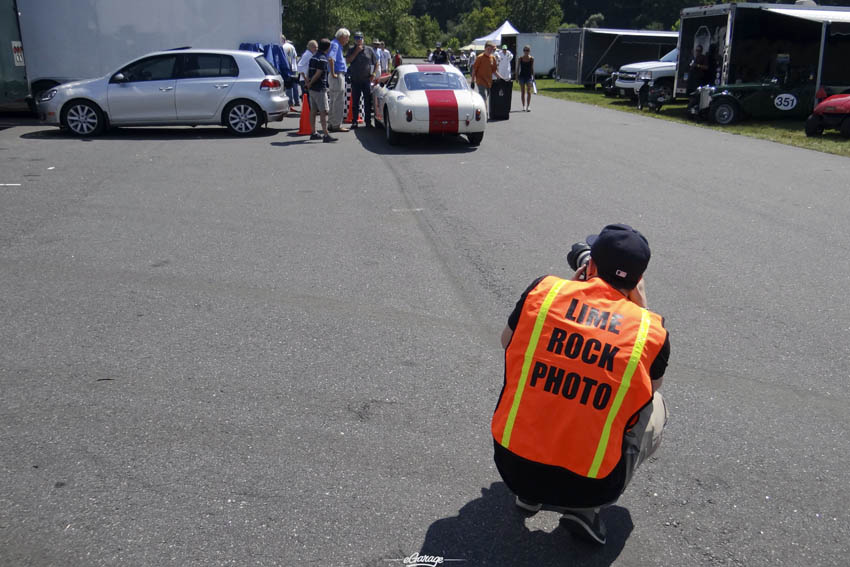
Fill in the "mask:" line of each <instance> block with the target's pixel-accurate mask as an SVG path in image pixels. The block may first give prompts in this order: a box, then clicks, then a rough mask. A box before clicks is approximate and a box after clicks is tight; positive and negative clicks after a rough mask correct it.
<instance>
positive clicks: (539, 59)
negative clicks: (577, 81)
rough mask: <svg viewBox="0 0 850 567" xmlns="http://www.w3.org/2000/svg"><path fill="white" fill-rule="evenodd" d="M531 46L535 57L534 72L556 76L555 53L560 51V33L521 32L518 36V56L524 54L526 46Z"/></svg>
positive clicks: (540, 74) (538, 74)
mask: <svg viewBox="0 0 850 567" xmlns="http://www.w3.org/2000/svg"><path fill="white" fill-rule="evenodd" d="M526 45H528V46H530V47H531V55H532V57H534V74H535V75H537V76H538V77H540V76H543V75H545V76H549V77H554V76H555V67H556V66H557V61H556V60H555V55H556V54H557V53H558V34H557V33H556V32H552V33H521V34H517V36H516V51H517V56H521V55H522V48H523V47H524V46H526Z"/></svg>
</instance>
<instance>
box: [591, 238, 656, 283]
mask: <svg viewBox="0 0 850 567" xmlns="http://www.w3.org/2000/svg"><path fill="white" fill-rule="evenodd" d="M587 243H588V244H589V245H590V257H591V258H593V262H594V263H595V264H596V268H597V270H598V271H599V275H600V276H602V279H603V280H605V281H606V282H608V283H610V284H611V285H613V286H615V287H620V288H625V289H632V288H633V287H635V286H636V285H637V284H638V282H639V281H640V278H641V276H643V273H644V272H645V271H646V267H647V266H648V265H649V257H650V252H649V243H648V242H647V241H646V238H645V237H644V236H643V235H642V234H641V233H640V232H638V231H636V230H635V229H633V228H632V227H630V226H629V225H627V224H609V225H608V226H606V227H605V228H603V229H602V231H601V232H600V233H599V234H591V235H590V236H588V237H587Z"/></svg>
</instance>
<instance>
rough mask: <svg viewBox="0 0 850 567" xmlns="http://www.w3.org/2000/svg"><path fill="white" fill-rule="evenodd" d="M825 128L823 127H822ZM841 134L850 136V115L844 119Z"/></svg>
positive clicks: (846, 136)
mask: <svg viewBox="0 0 850 567" xmlns="http://www.w3.org/2000/svg"><path fill="white" fill-rule="evenodd" d="M821 130H823V128H821ZM839 131H840V132H841V135H842V136H844V137H845V138H850V116H848V117H846V118H845V119H844V122H842V123H841V128H840V129H839Z"/></svg>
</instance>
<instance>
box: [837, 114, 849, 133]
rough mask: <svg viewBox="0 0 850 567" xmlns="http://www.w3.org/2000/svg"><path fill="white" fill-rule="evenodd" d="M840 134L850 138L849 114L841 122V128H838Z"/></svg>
mask: <svg viewBox="0 0 850 567" xmlns="http://www.w3.org/2000/svg"><path fill="white" fill-rule="evenodd" d="M839 130H840V132H841V135H842V136H844V137H845V138H850V116H848V117H847V118H845V119H844V122H842V123H841V128H840V129H839Z"/></svg>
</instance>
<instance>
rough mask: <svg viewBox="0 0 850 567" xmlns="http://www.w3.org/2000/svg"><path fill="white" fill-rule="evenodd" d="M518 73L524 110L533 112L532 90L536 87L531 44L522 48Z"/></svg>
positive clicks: (517, 66)
mask: <svg viewBox="0 0 850 567" xmlns="http://www.w3.org/2000/svg"><path fill="white" fill-rule="evenodd" d="M516 75H517V80H518V81H519V90H520V96H521V98H522V111H523V112H531V90H532V88H533V87H534V57H532V56H531V46H530V45H526V46H525V47H523V48H522V57H519V58H517V64H516Z"/></svg>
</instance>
